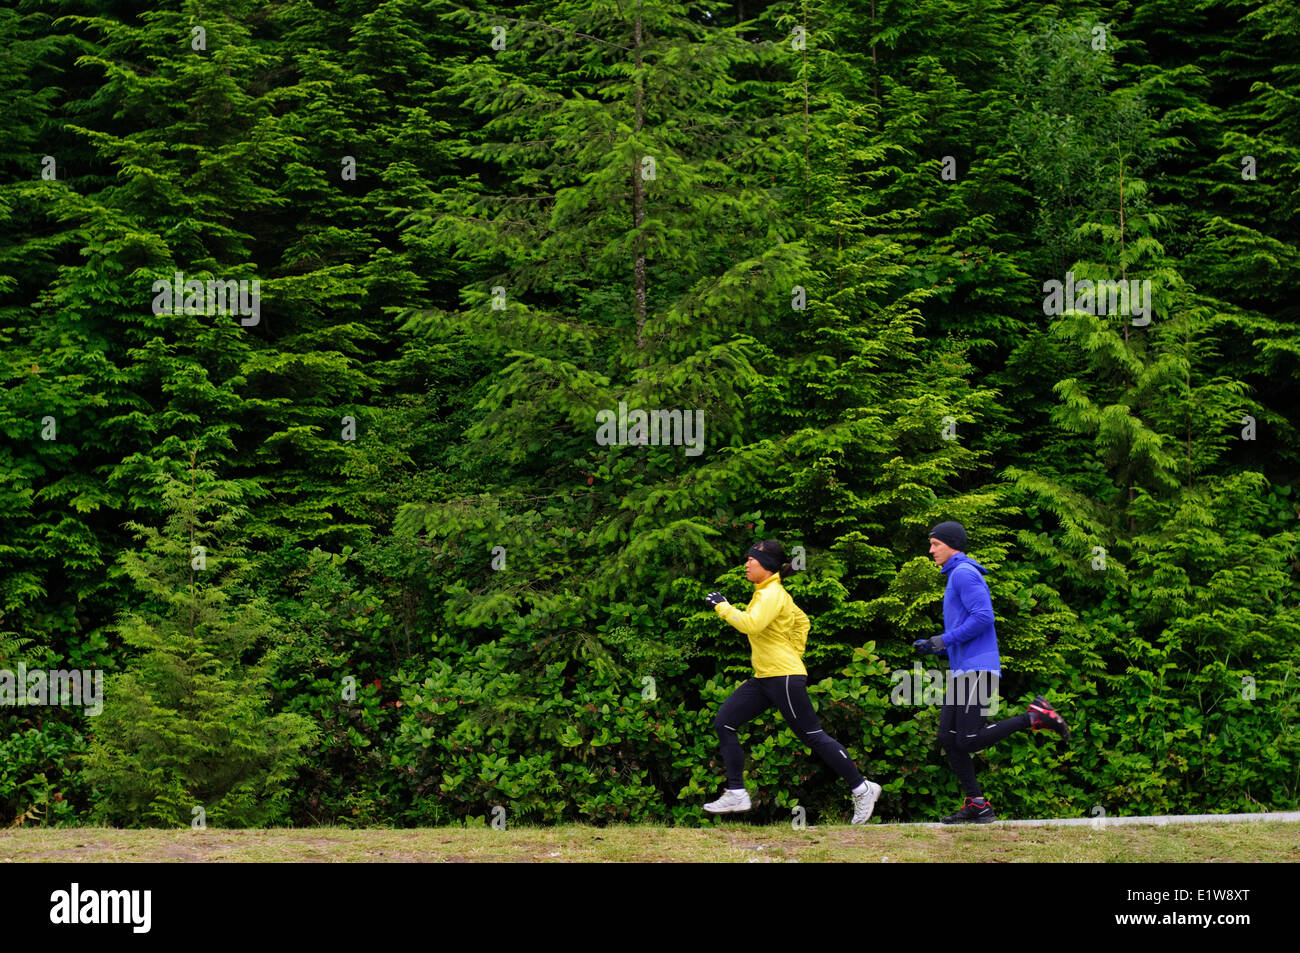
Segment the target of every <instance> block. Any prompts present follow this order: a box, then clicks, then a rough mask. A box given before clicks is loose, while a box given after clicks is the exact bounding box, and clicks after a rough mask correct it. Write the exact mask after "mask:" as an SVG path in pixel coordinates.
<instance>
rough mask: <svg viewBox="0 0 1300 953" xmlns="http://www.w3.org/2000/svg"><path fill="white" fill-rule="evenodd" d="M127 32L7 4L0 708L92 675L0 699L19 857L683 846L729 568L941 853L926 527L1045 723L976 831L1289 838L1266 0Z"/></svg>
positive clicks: (764, 766) (1286, 624)
mask: <svg viewBox="0 0 1300 953" xmlns="http://www.w3.org/2000/svg"><path fill="white" fill-rule="evenodd" d="M136 6H137V5H134V4H125V3H120V2H112V0H60V2H57V3H50V2H36V0H10V2H9V3H8V4H7V5H5V6H4V7H3V8H2V9H0V67H3V68H2V69H0V92H3V99H4V101H5V102H6V103H8V104H10V107H9V108H7V109H6V110H5V112H4V113H3V114H2V115H0V345H2V346H3V357H2V358H0V383H2V384H3V387H2V388H0V435H2V437H0V669H15V668H16V667H17V666H18V664H19V663H22V664H23V665H25V666H26V667H27V668H28V669H38V668H44V669H47V670H55V669H74V668H75V669H85V670H102V671H104V672H105V673H106V678H105V697H104V711H103V713H102V714H100V715H91V714H89V713H87V712H86V711H84V710H82V709H80V708H78V707H76V706H70V705H45V706H21V707H18V706H15V707H8V706H6V707H0V823H7V824H8V823H23V824H44V823H85V822H86V821H88V820H91V819H95V820H106V821H108V822H111V823H115V824H119V825H126V826H132V825H174V824H186V823H190V822H191V819H192V817H193V816H195V814H194V809H195V808H200V807H201V808H203V813H204V814H205V816H206V818H207V821H208V822H209V823H212V824H214V825H225V826H246V825H268V824H280V823H296V824H308V823H352V824H390V823H391V824H399V825H409V824H430V823H449V822H463V821H465V820H467V819H477V822H479V823H481V822H483V821H484V820H485V819H486V818H488V817H489V816H490V815H491V812H492V810H493V808H494V807H496V806H498V805H500V806H503V807H504V808H505V810H506V813H507V817H510V818H527V819H531V820H535V821H558V820H576V819H590V820H594V821H599V822H604V821H617V820H635V819H654V820H656V821H669V822H676V823H699V822H701V821H704V822H707V820H706V817H707V816H706V815H704V813H703V812H702V810H701V805H702V803H703V802H704V801H705V800H707V799H709V798H710V797H711V796H712V795H714V794H715V792H716V791H717V790H718V788H719V785H720V782H721V779H722V772H721V762H720V758H719V755H718V752H717V739H716V736H715V735H714V732H713V717H714V714H715V713H716V711H717V708H718V706H719V705H720V704H721V702H722V701H723V700H724V699H725V698H726V697H727V695H728V693H729V692H730V691H731V690H732V689H733V688H734V687H735V686H736V685H737V684H739V682H740V681H741V680H743V679H744V678H745V677H747V676H748V675H749V674H750V672H751V670H750V668H749V650H748V646H747V644H746V642H745V640H744V637H743V636H740V635H739V634H738V633H737V632H735V631H734V630H732V629H730V628H729V627H727V626H725V625H724V624H722V623H720V622H719V621H718V619H717V618H716V617H715V616H714V615H713V614H712V613H711V612H706V611H705V610H704V608H703V604H702V602H701V600H700V597H701V596H703V595H704V594H705V593H706V592H708V591H710V590H712V589H717V588H720V589H721V590H722V591H723V592H724V593H726V594H727V595H728V596H729V598H730V599H731V600H732V601H733V602H741V603H743V602H744V601H745V599H746V596H747V592H748V590H749V584H748V583H747V582H746V580H745V578H744V575H743V571H742V569H741V567H740V564H741V562H742V561H743V560H742V557H743V554H744V552H745V550H746V548H747V547H748V546H749V545H750V544H751V543H752V542H753V541H755V540H757V539H761V538H777V539H780V540H781V541H783V542H784V543H785V545H786V547H787V549H791V550H793V548H794V547H801V549H800V552H801V553H802V556H803V559H804V560H805V561H806V569H805V571H804V572H802V573H800V574H798V575H796V576H794V577H793V579H791V580H790V581H789V583H788V588H789V590H790V592H791V593H792V595H793V596H794V598H795V599H796V601H797V602H798V604H799V605H800V606H801V607H803V608H804V610H805V611H806V612H807V613H808V615H809V617H810V618H811V620H812V633H811V637H810V641H809V649H808V652H807V655H806V656H805V663H806V664H807V666H808V669H809V673H810V678H809V690H810V694H811V696H812V698H813V701H814V704H815V705H816V706H817V708H818V710H819V713H820V717H821V718H822V720H823V722H824V727H825V728H826V729H827V731H829V732H830V733H831V734H832V735H834V736H835V737H837V738H838V739H839V740H841V741H842V742H844V743H845V745H846V746H847V747H848V749H849V751H850V753H851V754H852V755H853V757H854V758H855V759H857V761H858V763H859V765H860V766H861V767H862V768H863V770H864V773H866V774H867V775H868V776H869V777H871V778H873V779H875V780H878V781H880V782H881V783H882V784H883V785H884V787H885V794H884V797H883V798H882V801H881V803H880V807H879V808H878V811H879V814H880V815H881V816H882V817H884V818H886V819H905V820H909V819H932V818H933V817H934V816H935V814H936V811H941V810H942V811H944V812H946V811H948V810H949V809H951V807H952V806H953V803H954V801H955V799H956V798H957V796H958V787H957V784H956V781H955V779H954V778H953V777H952V773H951V771H950V770H949V768H948V766H947V763H946V761H945V760H944V758H943V755H942V753H941V751H940V749H939V748H938V747H937V745H936V744H935V731H936V728H937V719H938V710H937V708H936V707H935V706H933V705H899V704H895V703H892V702H891V689H892V688H893V687H894V685H895V684H896V682H897V679H898V678H900V677H902V676H903V675H905V674H908V673H910V671H911V669H912V665H913V656H912V655H911V653H910V648H909V647H910V643H911V641H912V640H913V639H915V638H918V637H922V636H925V637H928V636H931V635H934V634H937V633H938V632H939V631H941V627H942V617H941V613H940V603H941V599H942V591H943V585H942V577H941V576H940V575H939V573H938V572H937V571H936V569H935V567H934V565H933V563H932V562H931V561H930V560H929V559H928V557H927V556H926V550H927V545H928V533H927V529H928V528H929V527H930V526H932V525H933V524H934V523H937V522H939V521H941V520H946V519H955V520H960V521H961V522H962V523H964V524H965V526H966V528H967V531H968V533H969V538H970V545H969V547H968V548H969V552H970V553H971V555H972V556H974V557H975V558H976V559H978V560H979V561H980V562H981V563H982V564H983V565H984V566H986V567H987V568H988V569H989V570H990V575H989V577H988V578H989V583H990V586H991V591H992V594H993V604H994V610H995V613H996V618H997V628H998V635H999V643H1000V647H1001V651H1002V658H1003V665H1004V671H1005V676H1004V679H1003V683H1002V687H1003V695H1004V698H1003V703H1004V706H1005V708H1006V709H1007V710H1010V711H1012V712H1018V711H1022V710H1023V706H1024V704H1025V703H1026V702H1027V701H1028V700H1029V699H1031V698H1032V697H1033V696H1034V695H1035V694H1037V693H1039V692H1044V693H1046V694H1047V695H1048V696H1049V697H1050V698H1051V699H1053V700H1054V701H1055V702H1056V703H1057V704H1058V706H1059V708H1060V710H1061V711H1062V713H1063V714H1065V716H1066V717H1067V718H1068V719H1069V720H1070V722H1071V725H1072V726H1073V729H1074V733H1073V735H1072V739H1071V743H1070V745H1069V746H1068V747H1066V746H1061V745H1058V744H1057V743H1056V741H1055V739H1054V738H1051V737H1049V738H1043V737H1040V736H1038V735H1029V734H1019V735H1014V736H1012V737H1011V738H1009V739H1007V740H1006V741H1005V742H1003V743H1000V744H999V745H997V746H996V747H994V748H992V749H990V750H989V751H988V752H986V753H985V754H983V755H981V756H980V759H979V764H980V770H981V778H982V780H983V781H984V783H985V787H986V790H987V793H988V795H989V797H990V798H991V799H992V800H993V801H994V803H995V804H997V805H998V809H999V813H1000V814H1003V815H1005V816H1017V815H1018V816H1061V815H1065V816H1071V815H1074V816H1082V815H1086V814H1088V813H1090V812H1092V811H1093V809H1094V808H1095V807H1101V808H1103V809H1104V810H1105V811H1106V812H1107V813H1109V814H1134V813H1170V812H1185V811H1194V812H1202V811H1210V812H1213V811H1245V810H1262V809H1283V808H1295V807H1296V806H1297V804H1300V757H1298V756H1300V735H1297V733H1296V731H1295V729H1294V725H1295V724H1296V723H1297V715H1298V714H1300V713H1298V712H1297V703H1298V702H1300V691H1298V690H1297V680H1298V676H1300V666H1298V664H1297V663H1298V662H1300V595H1298V592H1300V590H1298V589H1297V575H1298V574H1300V552H1298V546H1297V543H1298V541H1300V535H1298V532H1297V531H1298V529H1300V527H1298V526H1297V518H1298V517H1300V506H1298V505H1297V503H1298V501H1297V499H1296V497H1297V496H1298V495H1300V487H1298V485H1297V484H1298V481H1297V464H1298V463H1300V440H1298V439H1297V427H1298V426H1300V416H1298V414H1297V408H1300V375H1298V374H1297V368H1298V366H1300V318H1298V312H1297V307H1296V304H1295V302H1294V296H1293V294H1292V293H1291V292H1292V289H1294V287H1295V286H1296V284H1297V279H1300V251H1298V250H1297V248H1298V247H1300V190H1298V189H1297V187H1296V183H1297V182H1298V181H1300V119H1297V116H1298V115H1300V114H1298V113H1297V111H1296V109H1295V106H1294V104H1295V102H1296V101H1297V97H1300V67H1298V66H1297V65H1296V64H1297V63H1300V55H1297V54H1300V19H1297V16H1296V13H1295V9H1294V6H1293V5H1292V4H1289V3H1286V2H1281V0H1199V2H1197V3H1194V4H1185V3H1181V4H1180V3H1174V2H1168V0H1141V2H1138V3H1127V2H1126V3H1109V2H1092V3H1074V2H1062V3H1056V4H1049V5H1042V4H1039V3H1032V2H1028V0H977V2H970V3H949V2H943V0H898V2H894V0H854V2H851V3H847V4H844V3H813V2H807V3H803V2H801V3H793V2H770V3H767V2H758V0H751V2H749V3H745V4H743V5H741V4H736V5H733V6H731V7H728V6H725V5H721V6H720V5H717V4H709V5H687V4H679V3H666V2H659V0H630V2H629V0H624V2H621V3H619V2H610V0H596V2H591V0H573V2H564V3H550V4H531V3H521V2H505V3H499V4H491V5H489V4H484V3H481V2H478V0H473V2H470V3H468V4H466V5H460V4H452V3H447V2H423V0H387V2H383V3H374V2H363V0H337V2H325V0H289V2H283V3H275V4H266V3H260V2H257V0H227V2H223V3H205V4H198V3H195V2H191V0H168V2H163V3H158V4H154V5H152V9H151V10H150V11H149V12H142V11H140V10H138V9H137V8H136ZM709 11H711V12H709ZM177 272H180V273H182V274H183V276H184V277H185V278H193V279H198V280H200V281H203V282H207V281H213V282H224V281H243V282H246V285H245V287H246V288H247V287H251V282H253V281H254V280H256V281H257V282H258V283H259V284H258V287H260V310H259V311H258V313H257V314H256V315H255V316H253V315H249V314H247V313H246V312H239V313H233V312H234V309H233V307H232V308H228V309H227V311H226V313H222V312H221V311H220V310H218V311H217V313H215V314H213V313H197V314H194V313H186V312H185V311H183V310H182V309H181V308H180V306H179V303H178V305H177V307H176V308H175V309H173V310H172V311H171V313H165V312H160V309H159V308H158V307H157V294H158V290H157V288H156V287H155V284H154V283H155V282H157V281H162V282H164V283H170V282H171V280H172V277H173V275H174V274H175V273H177ZM1109 281H1123V282H1125V283H1126V285H1125V287H1126V288H1129V287H1132V288H1133V289H1134V290H1135V292H1136V291H1137V289H1139V288H1141V287H1142V283H1143V282H1147V283H1149V285H1148V286H1147V287H1149V289H1150V297H1149V304H1150V308H1149V311H1145V312H1144V311H1142V310H1141V308H1140V304H1139V302H1141V301H1142V300H1144V299H1143V298H1142V296H1141V295H1140V294H1137V295H1135V297H1134V298H1132V299H1131V300H1130V299H1125V301H1126V304H1125V307H1126V308H1127V309H1128V310H1126V311H1118V312H1117V311H1116V309H1115V308H1114V307H1110V308H1107V307H1102V306H1100V301H1101V300H1102V299H1104V298H1105V295H1104V294H1101V293H1099V294H1098V297H1097V299H1095V300H1094V299H1093V298H1092V296H1091V292H1089V294H1088V296H1087V297H1086V298H1080V297H1079V296H1078V295H1076V296H1074V297H1073V299H1072V300H1071V299H1067V300H1065V301H1064V303H1063V305H1062V306H1061V307H1059V308H1052V307H1049V306H1048V304H1047V303H1046V302H1047V299H1048V297H1049V286H1048V283H1050V282H1059V283H1061V284H1062V285H1063V286H1064V285H1066V284H1067V282H1068V284H1069V286H1070V287H1071V288H1076V283H1078V284H1077V289H1082V288H1083V287H1084V285H1083V284H1082V283H1083V282H1109ZM1128 283H1132V284H1128ZM620 407H622V408H625V413H624V416H626V411H627V410H632V411H634V410H637V409H645V410H654V409H659V410H664V411H674V412H677V414H678V418H677V419H678V421H679V422H680V425H681V427H680V428H679V430H678V431H677V432H675V434H674V436H675V437H676V438H677V439H676V441H675V442H673V441H671V440H668V441H663V442H658V443H656V442H640V443H638V442H637V440H636V438H635V436H633V437H632V438H631V439H626V435H624V436H623V437H620V438H619V439H616V440H613V441H611V440H608V439H605V436H608V430H606V431H604V432H603V433H604V436H602V430H601V426H602V423H604V422H605V420H606V417H607V416H608V415H611V414H612V415H613V416H614V417H615V418H617V416H618V415H619V413H620ZM665 419H666V418H665ZM696 420H699V421H700V422H701V427H700V429H698V430H694V431H687V430H685V429H684V427H685V425H686V424H688V423H693V422H695V421H696ZM693 441H698V442H693ZM196 547H199V549H196ZM741 738H742V742H744V743H745V744H746V745H747V748H748V750H749V762H748V766H747V771H748V775H747V777H748V779H749V781H750V789H751V793H752V794H755V795H756V799H755V801H756V812H755V814H754V815H751V816H754V817H755V818H756V819H759V820H763V819H779V818H788V817H789V816H790V809H791V807H792V806H794V805H796V804H798V805H803V806H805V807H807V808H808V809H809V812H810V817H811V818H816V817H817V816H819V815H820V816H823V817H826V818H827V819H841V818H843V817H844V815H845V812H846V811H847V810H848V808H849V801H848V798H847V797H846V795H845V791H844V790H843V788H842V785H840V784H839V783H838V782H837V780H836V779H835V778H834V777H833V776H832V775H831V774H830V772H828V771H827V770H826V769H825V768H824V767H823V766H822V765H821V763H820V762H819V761H818V760H816V759H815V758H813V757H812V756H811V755H810V754H809V752H807V751H806V750H804V749H803V748H802V747H801V746H800V744H799V743H798V742H797V741H796V739H795V737H794V735H793V734H792V733H791V732H790V731H789V730H788V729H787V728H786V727H785V726H784V724H783V723H782V722H781V721H780V718H779V716H778V715H777V713H776V712H774V711H773V712H769V713H768V714H767V715H765V716H763V717H761V718H760V719H758V720H757V721H756V722H754V723H753V724H752V725H751V726H750V727H749V728H748V729H747V731H743V732H742V733H741Z"/></svg>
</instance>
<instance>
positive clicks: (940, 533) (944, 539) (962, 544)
mask: <svg viewBox="0 0 1300 953" xmlns="http://www.w3.org/2000/svg"><path fill="white" fill-rule="evenodd" d="M930 538H931V539H937V540H938V541H939V542H941V543H947V544H948V545H949V546H951V547H952V548H953V549H955V550H957V551H958V552H962V553H964V552H966V527H964V526H962V525H961V523H954V522H951V521H949V522H947V523H940V524H939V525H938V526H936V527H935V528H934V529H932V530H930Z"/></svg>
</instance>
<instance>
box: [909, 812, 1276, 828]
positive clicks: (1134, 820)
mask: <svg viewBox="0 0 1300 953" xmlns="http://www.w3.org/2000/svg"><path fill="white" fill-rule="evenodd" d="M1251 821H1255V822H1257V821H1284V822H1288V823H1292V824H1294V823H1297V822H1300V811H1277V812H1274V813H1267V812H1266V813H1260V814H1163V815H1156V816H1153V817H1062V818H1046V819H1043V820H1031V821H994V822H993V823H992V824H938V823H931V824H895V825H892V826H895V827H949V828H956V827H1118V826H1119V825H1121V824H1151V825H1154V826H1156V827H1163V826H1164V825H1166V824H1241V823H1246V822H1251Z"/></svg>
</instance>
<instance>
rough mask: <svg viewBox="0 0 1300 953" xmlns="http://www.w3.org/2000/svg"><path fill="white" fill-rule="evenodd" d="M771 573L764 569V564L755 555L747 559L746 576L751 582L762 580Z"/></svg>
mask: <svg viewBox="0 0 1300 953" xmlns="http://www.w3.org/2000/svg"><path fill="white" fill-rule="evenodd" d="M770 575H772V574H771V573H770V572H768V571H767V570H766V569H764V568H763V564H762V563H760V562H759V561H758V560H757V559H755V558H754V557H753V556H749V557H748V558H746V559H745V578H746V579H748V580H749V581H750V582H762V581H763V580H764V579H766V578H767V577H768V576H770Z"/></svg>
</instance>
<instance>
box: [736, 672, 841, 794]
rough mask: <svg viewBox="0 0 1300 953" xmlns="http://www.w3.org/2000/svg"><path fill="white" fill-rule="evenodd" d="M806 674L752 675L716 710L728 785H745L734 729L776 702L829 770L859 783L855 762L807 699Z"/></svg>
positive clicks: (742, 752)
mask: <svg viewBox="0 0 1300 953" xmlns="http://www.w3.org/2000/svg"><path fill="white" fill-rule="evenodd" d="M807 684H808V676H807V675H774V676H772V677H770V678H751V679H750V680H749V681H747V682H746V683H745V684H743V685H741V686H740V687H739V688H737V689H736V690H735V691H734V692H732V693H731V697H730V698H728V699H727V700H726V701H725V702H723V703H722V707H721V708H719V709H718V717H717V718H715V719H713V727H714V728H715V729H717V732H718V740H719V741H720V742H721V743H722V762H723V764H725V765H726V768H727V787H729V788H732V789H740V788H743V787H744V786H745V782H744V775H745V752H744V749H742V748H741V747H740V739H739V738H737V737H736V729H737V728H739V727H740V726H741V725H743V724H745V722H747V721H751V720H752V719H754V718H757V717H758V716H759V715H761V714H762V713H763V712H765V711H767V709H769V708H771V707H772V706H773V705H775V706H776V707H777V708H778V709H779V710H780V712H781V715H782V717H784V718H785V720H786V724H788V725H789V726H790V728H791V730H792V731H794V733H795V734H796V735H798V736H799V738H801V739H802V740H803V743H804V744H806V745H807V746H808V747H809V748H812V750H813V751H815V752H817V754H819V755H820V756H821V759H822V760H823V761H825V762H826V764H827V765H828V766H829V767H830V769H831V770H832V771H834V772H835V773H836V774H838V775H839V776H840V777H842V778H843V779H844V780H845V781H847V782H848V785H849V787H850V788H856V787H857V786H858V785H860V784H861V783H862V775H861V774H859V773H858V768H857V765H855V764H854V763H853V759H852V758H850V757H849V753H848V752H847V751H845V750H844V746H843V745H842V744H840V743H839V742H838V741H836V740H835V739H834V738H832V737H831V736H830V735H828V734H826V732H824V731H822V726H821V724H820V723H819V722H818V721H817V713H816V712H815V711H813V706H812V702H811V701H810V700H809V699H808V689H807Z"/></svg>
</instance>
